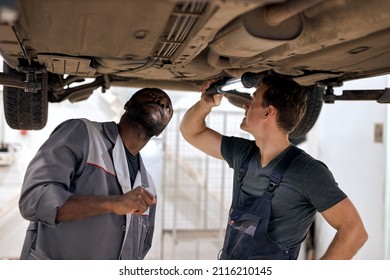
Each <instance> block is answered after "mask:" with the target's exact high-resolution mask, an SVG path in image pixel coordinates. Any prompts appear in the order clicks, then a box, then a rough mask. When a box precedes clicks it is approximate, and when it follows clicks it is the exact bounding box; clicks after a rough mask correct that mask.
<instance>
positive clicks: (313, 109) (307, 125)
mask: <svg viewBox="0 0 390 280" xmlns="http://www.w3.org/2000/svg"><path fill="white" fill-rule="evenodd" d="M305 90H306V92H307V95H308V98H307V101H306V112H305V115H304V116H303V118H302V120H301V121H300V123H299V125H298V126H297V127H296V128H295V129H294V131H293V132H291V133H290V141H291V142H292V143H293V144H295V145H298V144H300V143H302V142H304V141H306V134H307V133H308V132H309V131H310V130H311V129H312V128H313V126H314V124H315V123H316V121H317V119H318V117H319V115H320V113H321V109H322V105H323V103H324V102H323V95H324V92H325V88H323V87H317V86H314V87H306V88H305Z"/></svg>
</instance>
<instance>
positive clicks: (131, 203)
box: [114, 186, 157, 215]
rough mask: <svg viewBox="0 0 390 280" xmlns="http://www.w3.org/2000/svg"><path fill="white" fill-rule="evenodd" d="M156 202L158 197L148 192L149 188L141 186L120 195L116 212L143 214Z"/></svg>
mask: <svg viewBox="0 0 390 280" xmlns="http://www.w3.org/2000/svg"><path fill="white" fill-rule="evenodd" d="M156 203H157V198H156V197H155V196H154V195H153V194H151V193H150V192H148V191H147V189H145V188H144V187H141V186H139V187H136V188H134V189H132V190H131V191H129V192H127V193H125V194H124V195H122V196H120V197H118V201H117V203H116V205H115V208H114V213H115V214H118V215H125V214H128V213H134V214H142V213H144V212H145V211H146V210H148V208H149V207H150V206H152V205H153V204H156Z"/></svg>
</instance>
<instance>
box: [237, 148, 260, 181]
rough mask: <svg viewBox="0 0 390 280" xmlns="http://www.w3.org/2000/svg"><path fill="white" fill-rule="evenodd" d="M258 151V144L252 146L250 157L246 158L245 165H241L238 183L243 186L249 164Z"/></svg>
mask: <svg viewBox="0 0 390 280" xmlns="http://www.w3.org/2000/svg"><path fill="white" fill-rule="evenodd" d="M257 149H258V147H257V146H256V144H254V145H252V147H251V148H250V151H249V153H248V155H247V156H246V157H245V159H244V161H243V163H242V164H241V167H240V171H239V173H238V182H239V183H240V184H242V179H243V178H244V177H245V175H246V172H247V171H248V164H249V161H250V158H251V156H252V155H253V153H254V152H256V150H257Z"/></svg>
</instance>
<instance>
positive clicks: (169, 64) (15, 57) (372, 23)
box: [0, 0, 390, 89]
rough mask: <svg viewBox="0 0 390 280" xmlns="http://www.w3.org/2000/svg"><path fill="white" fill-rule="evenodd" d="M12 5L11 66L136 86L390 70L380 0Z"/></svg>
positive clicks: (4, 46) (4, 35)
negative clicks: (273, 13)
mask: <svg viewBox="0 0 390 280" xmlns="http://www.w3.org/2000/svg"><path fill="white" fill-rule="evenodd" d="M289 2H297V3H298V4H299V3H301V4H300V5H298V4H295V6H294V5H292V4H290V6H292V8H291V9H296V10H295V11H294V10H293V11H292V12H291V14H292V15H289V17H288V18H287V19H286V20H284V21H282V22H280V23H279V24H276V25H273V24H272V22H268V21H267V19H266V16H265V15H267V11H269V10H270V9H269V6H270V5H271V4H275V5H279V7H283V5H285V6H287V5H288V3H289ZM293 4H294V3H293ZM306 6H307V8H306ZM16 7H17V9H18V12H19V17H18V20H17V21H16V22H14V23H10V24H7V23H2V25H1V29H0V31H1V38H0V39H1V40H0V50H1V54H2V56H3V57H4V59H5V60H6V62H7V63H8V64H9V65H10V66H11V67H13V68H17V67H18V66H20V63H21V61H24V60H27V61H28V62H29V63H33V62H35V63H38V64H41V65H44V66H45V67H46V68H47V70H48V71H49V72H53V73H56V74H68V75H77V76H83V77H95V76H97V75H104V74H105V75H109V76H112V77H111V80H112V81H113V82H115V81H116V80H118V81H119V82H121V83H123V84H125V83H127V82H128V83H129V84H132V83H134V84H136V85H137V84H143V83H149V81H148V80H155V81H165V82H167V85H168V84H174V83H175V82H176V81H177V82H179V81H183V80H186V81H189V82H190V83H191V82H193V81H195V82H197V83H198V82H200V81H203V80H205V79H207V78H209V77H210V76H218V75H225V76H231V77H239V76H240V75H241V74H242V73H244V72H246V71H248V70H249V71H252V72H261V71H265V70H267V69H274V70H276V71H277V72H280V73H287V74H289V75H293V76H295V77H296V80H297V81H299V82H300V83H302V84H304V85H313V84H316V83H318V82H324V81H327V80H332V79H336V80H338V79H339V80H349V79H355V78H360V77H366V76H372V75H377V74H382V73H386V72H387V73H388V72H390V63H389V61H390V44H389V42H390V1H388V0H375V1H373V0H371V1H366V0H333V1H313V0H312V1H276V0H273V1H272V0H271V1H268V0H263V1H236V0H234V1H233V0H226V1H204V0H199V1H173V0H158V1H144V0H142V1H128V0H110V1H106V0H83V1H78V0H67V1H48V0H20V1H17V2H16ZM300 9H303V10H302V11H300ZM133 80H141V81H138V82H137V81H133ZM151 84H153V82H151ZM172 86H173V85H172ZM188 86H189V85H188V84H186V83H183V86H182V87H183V88H185V89H186V88H187V87H188ZM173 87H175V86H173ZM177 87H178V88H181V86H180V85H178V86H177ZM189 87H190V86H189Z"/></svg>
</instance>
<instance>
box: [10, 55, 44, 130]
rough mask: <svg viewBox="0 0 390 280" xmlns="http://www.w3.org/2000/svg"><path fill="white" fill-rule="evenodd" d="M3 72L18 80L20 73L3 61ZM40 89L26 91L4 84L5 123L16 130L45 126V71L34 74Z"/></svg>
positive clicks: (21, 76) (37, 128)
mask: <svg viewBox="0 0 390 280" xmlns="http://www.w3.org/2000/svg"><path fill="white" fill-rule="evenodd" d="M3 68H4V73H5V74H8V75H9V76H10V77H13V78H17V79H19V80H24V79H25V74H24V73H21V72H19V71H17V70H15V69H13V68H11V67H9V66H8V65H7V64H6V63H5V62H4V67H3ZM36 80H37V82H38V83H40V84H41V90H37V91H36V92H26V91H25V90H24V89H21V88H15V87H8V86H4V88H3V99H4V114H5V119H6V122H7V124H8V125H9V126H10V127H11V128H13V129H18V130H39V129H42V128H44V127H45V126H46V123H47V115H48V98H47V73H39V74H36Z"/></svg>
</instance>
